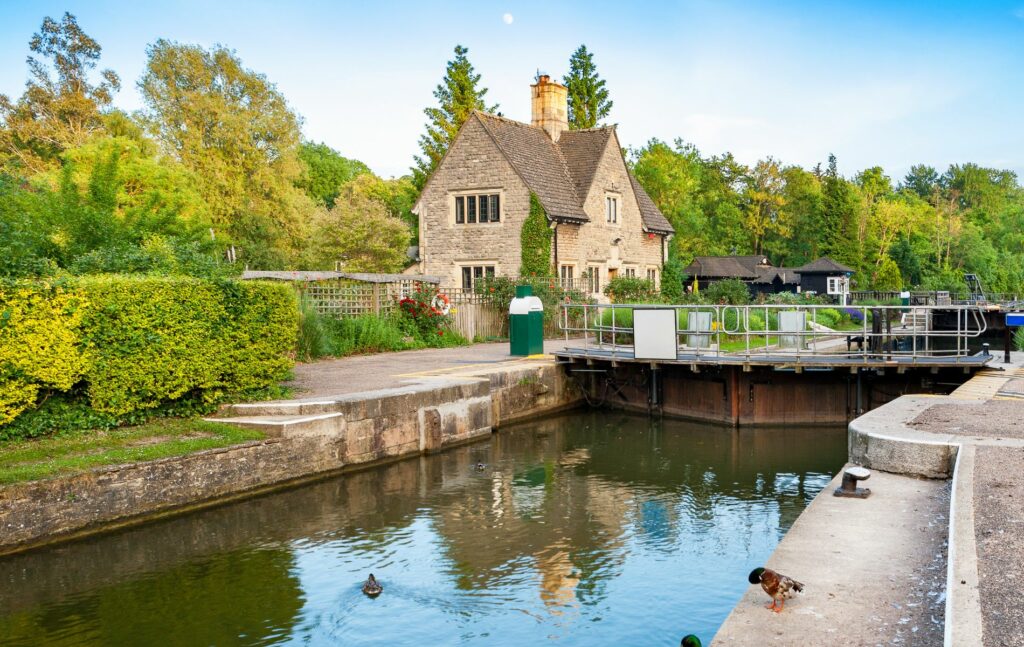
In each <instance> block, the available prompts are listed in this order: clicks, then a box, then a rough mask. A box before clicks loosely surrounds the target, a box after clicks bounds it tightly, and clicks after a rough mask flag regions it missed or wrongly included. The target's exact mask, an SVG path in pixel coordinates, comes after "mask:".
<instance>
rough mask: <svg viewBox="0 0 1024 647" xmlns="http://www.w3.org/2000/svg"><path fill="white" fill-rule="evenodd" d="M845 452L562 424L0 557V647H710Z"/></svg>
mask: <svg viewBox="0 0 1024 647" xmlns="http://www.w3.org/2000/svg"><path fill="white" fill-rule="evenodd" d="M845 457H846V434H845V431H844V430H843V429H842V428H826V429H797V428H794V429H760V430H746V429H744V430H739V431H736V430H732V429H726V428H720V427H712V426H708V425H702V424H693V423H686V422H680V421H670V420H665V421H662V422H651V421H649V420H648V419H647V418H646V417H638V416H632V415H625V414H620V413H609V412H605V411H600V412H584V413H573V414H569V415H564V416H559V417H554V418H551V419H547V420H544V421H542V422H537V423H530V424H525V425H520V426H517V427H514V428H508V429H504V430H503V431H502V432H501V433H499V434H495V435H493V436H492V437H491V438H490V439H489V440H487V441H483V442H480V443H476V444H473V445H468V446H464V447H461V448H458V449H454V450H452V451H449V452H446V453H443V454H439V455H436V456H429V457H424V458H417V459H412V460H406V461H401V462H398V463H393V464H390V465H387V466H382V467H377V468H373V469H369V470H364V471H361V472H355V473H351V474H348V475H344V476H341V477H338V478H334V479H331V480H328V481H323V482H319V483H316V484H313V485H308V486H304V487H301V488H296V489H292V490H287V491H283V492H280V493H277V494H272V495H267V496H263V497H259V498H255V499H250V500H246V501H243V502H239V503H235V504H231V505H225V506H220V507H217V508H213V509H210V510H206V511H203V512H198V513H194V514H190V515H185V516H180V517H176V518H170V519H166V520H163V521H157V522H154V523H150V524H147V525H144V526H140V527H137V528H133V529H128V530H124V531H121V532H117V533H115V534H108V535H103V536H98V537H94V538H91V539H86V540H82V541H78V542H74V543H69V544H65V545H61V546H55V547H51V548H47V549H42V550H38V551H34V552H31V553H27V554H24V555H17V556H12V557H8V558H5V559H0V644H3V645H6V646H11V645H32V646H41V645H189V646H191V645H346V646H359V645H416V646H422V645H431V646H433V645H538V644H551V645H587V646H593V645H673V646H675V645H678V644H679V640H680V638H681V637H682V636H683V635H685V634H687V633H691V632H692V633H696V634H697V635H699V636H700V637H701V638H702V639H704V642H705V644H708V643H709V642H710V638H711V636H712V635H713V634H714V632H715V631H716V630H717V628H718V626H719V625H720V624H721V623H722V621H723V620H724V619H725V617H726V615H728V613H729V611H730V610H731V609H732V607H733V606H734V605H735V603H736V602H737V600H738V599H739V598H740V596H741V595H742V594H743V592H744V591H745V590H747V588H748V587H749V584H747V580H746V575H747V573H749V572H750V570H751V568H753V567H755V566H758V565H760V564H762V563H763V562H764V560H765V559H766V558H767V557H768V556H769V555H770V554H771V552H772V550H773V549H774V547H775V546H776V544H777V543H778V542H779V540H780V539H781V538H782V536H783V535H784V534H785V532H786V530H787V529H788V528H789V527H790V526H791V525H792V524H793V522H794V521H795V520H796V518H797V516H799V514H800V512H801V511H802V510H803V509H804V508H805V507H806V506H807V504H808V503H809V502H810V501H811V499H813V498H814V496H815V495H816V494H817V493H818V492H819V491H820V490H821V489H822V488H823V487H824V486H825V485H826V484H827V483H828V481H829V479H830V478H831V475H832V474H833V473H835V472H837V471H838V470H839V468H840V467H841V466H842V465H843V462H844V460H845ZM478 464H479V465H478ZM371 572H372V573H373V574H375V575H376V576H377V578H378V579H379V580H380V581H381V583H382V584H383V585H384V593H383V594H382V595H381V596H380V597H379V598H376V599H370V598H367V597H365V596H364V595H362V593H361V592H360V583H361V581H362V580H363V579H365V578H366V576H367V575H368V574H369V573H371Z"/></svg>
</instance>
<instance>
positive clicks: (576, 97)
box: [564, 45, 612, 130]
mask: <svg viewBox="0 0 1024 647" xmlns="http://www.w3.org/2000/svg"><path fill="white" fill-rule="evenodd" d="M564 82H565V87H566V88H568V90H569V128H570V129H572V130H579V129H581V128H593V127H594V126H596V125H597V124H598V122H599V121H601V120H602V119H604V118H605V117H607V116H608V113H609V112H611V110H612V102H611V101H609V100H608V90H607V89H606V88H605V87H604V79H602V78H601V77H599V76H598V75H597V66H596V65H594V54H593V52H590V51H588V50H587V46H586V45H580V46H579V49H577V50H576V51H575V52H573V54H572V57H571V58H570V59H569V73H568V74H566V75H565V79H564Z"/></svg>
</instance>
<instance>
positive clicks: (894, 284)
mask: <svg viewBox="0 0 1024 647" xmlns="http://www.w3.org/2000/svg"><path fill="white" fill-rule="evenodd" d="M871 286H872V287H873V288H874V289H876V290H880V291H883V292H891V291H895V290H902V289H903V276H902V274H901V273H900V268H899V267H898V266H897V265H896V263H895V261H893V260H892V259H891V258H889V257H888V256H885V257H883V258H882V262H881V263H880V264H879V266H878V269H877V270H875V273H874V276H872V279H871Z"/></svg>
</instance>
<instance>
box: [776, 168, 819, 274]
mask: <svg viewBox="0 0 1024 647" xmlns="http://www.w3.org/2000/svg"><path fill="white" fill-rule="evenodd" d="M782 179H783V181H784V186H783V189H782V198H783V203H782V207H781V208H780V210H779V211H780V213H781V217H782V219H783V221H784V222H787V223H789V228H790V232H791V235H790V236H787V237H779V238H773V239H771V240H768V241H766V243H765V251H766V252H768V253H769V254H771V255H772V260H773V261H774V262H775V263H777V264H778V265H780V266H789V267H798V266H800V265H803V264H804V263H807V262H810V261H813V260H814V259H816V258H818V257H819V256H820V254H819V251H820V249H821V246H822V244H823V240H822V232H823V229H822V226H821V223H822V222H823V217H824V215H823V195H822V186H821V179H819V178H818V177H817V176H816V175H815V174H814V173H812V172H810V171H805V170H804V169H802V168H800V167H799V166H787V167H786V168H784V169H783V170H782Z"/></svg>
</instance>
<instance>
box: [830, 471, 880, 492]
mask: <svg viewBox="0 0 1024 647" xmlns="http://www.w3.org/2000/svg"><path fill="white" fill-rule="evenodd" d="M869 478H871V471H870V470H868V469H865V468H863V467H850V468H847V470H846V471H845V472H843V484H842V485H840V486H839V487H837V488H836V490H835V492H833V493H832V495H833V496H842V497H852V498H854V499H866V498H868V496H869V495H870V494H871V490H870V489H868V488H866V487H865V488H859V487H857V481H866V480H868V479H869Z"/></svg>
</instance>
